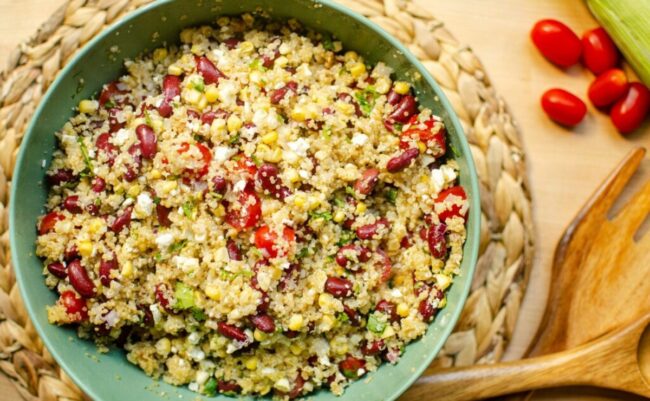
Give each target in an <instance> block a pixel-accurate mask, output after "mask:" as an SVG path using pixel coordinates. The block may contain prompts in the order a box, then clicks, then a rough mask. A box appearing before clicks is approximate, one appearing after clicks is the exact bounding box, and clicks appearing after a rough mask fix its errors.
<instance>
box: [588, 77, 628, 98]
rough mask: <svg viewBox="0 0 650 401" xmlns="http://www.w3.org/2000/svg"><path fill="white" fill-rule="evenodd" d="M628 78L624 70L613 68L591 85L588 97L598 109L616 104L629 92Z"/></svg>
mask: <svg viewBox="0 0 650 401" xmlns="http://www.w3.org/2000/svg"><path fill="white" fill-rule="evenodd" d="M627 87H628V83H627V77H626V76H625V73H624V72H623V70H620V69H618V68H612V69H611V70H608V71H606V72H604V73H602V74H601V75H599V76H598V78H596V79H595V80H594V82H592V83H591V85H589V91H588V92H587V95H588V96H589V100H591V103H593V104H594V106H596V107H605V106H609V105H610V104H612V103H614V102H615V101H617V100H618V99H620V98H621V97H623V95H625V93H626V92H627Z"/></svg>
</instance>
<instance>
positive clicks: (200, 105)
mask: <svg viewBox="0 0 650 401" xmlns="http://www.w3.org/2000/svg"><path fill="white" fill-rule="evenodd" d="M196 107H198V108H199V110H203V109H205V108H206V107H208V98H207V97H205V94H201V98H200V99H199V102H198V103H197V104H196Z"/></svg>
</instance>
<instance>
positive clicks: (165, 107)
mask: <svg viewBox="0 0 650 401" xmlns="http://www.w3.org/2000/svg"><path fill="white" fill-rule="evenodd" d="M173 112H174V109H173V108H172V105H171V104H170V103H169V101H168V100H163V101H162V103H160V106H158V114H160V117H164V118H167V117H169V116H171V115H172V113H173Z"/></svg>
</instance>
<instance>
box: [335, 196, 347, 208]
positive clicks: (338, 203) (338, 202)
mask: <svg viewBox="0 0 650 401" xmlns="http://www.w3.org/2000/svg"><path fill="white" fill-rule="evenodd" d="M333 202H334V204H335V205H336V206H338V207H345V201H344V200H343V199H341V198H334V200H333Z"/></svg>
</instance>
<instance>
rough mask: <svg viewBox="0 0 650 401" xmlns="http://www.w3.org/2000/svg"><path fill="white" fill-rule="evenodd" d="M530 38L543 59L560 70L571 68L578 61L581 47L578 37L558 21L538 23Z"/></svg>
mask: <svg viewBox="0 0 650 401" xmlns="http://www.w3.org/2000/svg"><path fill="white" fill-rule="evenodd" d="M530 36H531V38H532V39H533V43H534V44H535V46H537V48H538V49H539V51H540V52H541V53H542V54H543V55H544V57H546V58H547V59H548V60H549V61H551V62H552V63H554V64H556V65H558V66H560V67H562V68H568V67H571V66H572V65H574V64H575V63H577V62H578V61H579V60H580V54H581V53H582V45H581V43H580V39H579V38H578V35H576V34H575V33H574V32H573V31H572V30H571V28H569V27H568V26H566V25H564V24H563V23H561V22H560V21H557V20H553V19H544V20H541V21H538V22H537V23H536V24H535V26H534V27H533V30H532V31H531V33H530Z"/></svg>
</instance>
